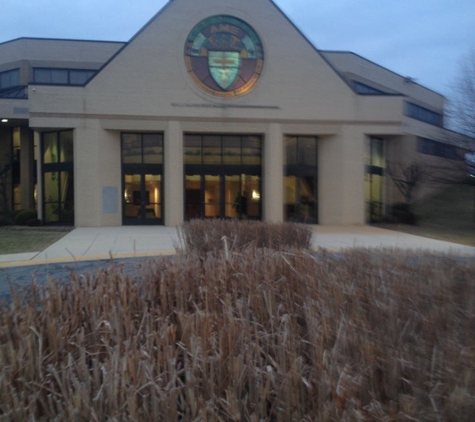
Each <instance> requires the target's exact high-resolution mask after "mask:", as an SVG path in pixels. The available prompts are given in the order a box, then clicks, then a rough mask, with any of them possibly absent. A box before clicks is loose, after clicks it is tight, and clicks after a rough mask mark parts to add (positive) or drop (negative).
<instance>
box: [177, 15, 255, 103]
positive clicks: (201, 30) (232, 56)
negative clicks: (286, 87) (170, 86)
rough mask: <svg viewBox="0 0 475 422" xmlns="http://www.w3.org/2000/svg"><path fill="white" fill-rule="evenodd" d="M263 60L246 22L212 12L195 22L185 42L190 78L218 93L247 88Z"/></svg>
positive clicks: (242, 91) (230, 93) (240, 91)
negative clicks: (214, 14) (208, 16)
mask: <svg viewBox="0 0 475 422" xmlns="http://www.w3.org/2000/svg"><path fill="white" fill-rule="evenodd" d="M263 63H264V52H263V49H262V43H261V40H260V38H259V36H258V35H257V33H256V32H255V31H254V29H252V28H251V27H250V26H249V25H248V24H247V23H246V22H244V21H242V20H241V19H238V18H235V17H232V16H213V17H210V18H207V19H204V20H202V21H201V22H200V23H198V24H197V25H196V26H195V27H194V28H193V29H192V30H191V32H190V34H189V35H188V38H187V39H186V44H185V64H186V68H187V71H188V74H189V75H190V77H191V79H193V81H194V82H195V83H196V85H198V86H199V87H200V88H201V89H202V90H203V91H205V92H207V93H208V94H211V95H215V96H217V97H235V96H238V95H242V94H246V93H247V92H249V91H250V90H251V89H252V88H253V86H254V85H255V84H256V82H257V80H258V79H259V77H260V75H261V72H262V67H263Z"/></svg>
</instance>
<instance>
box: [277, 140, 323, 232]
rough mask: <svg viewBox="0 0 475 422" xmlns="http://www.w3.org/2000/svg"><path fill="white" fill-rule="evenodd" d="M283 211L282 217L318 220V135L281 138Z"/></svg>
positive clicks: (305, 220)
mask: <svg viewBox="0 0 475 422" xmlns="http://www.w3.org/2000/svg"><path fill="white" fill-rule="evenodd" d="M284 148H285V154H284V158H285V167H284V174H285V176H284V215H285V219H286V221H297V222H302V223H309V224H317V223H318V138H317V137H315V136H286V138H285V140H284Z"/></svg>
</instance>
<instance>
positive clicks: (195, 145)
mask: <svg viewBox="0 0 475 422" xmlns="http://www.w3.org/2000/svg"><path fill="white" fill-rule="evenodd" d="M201 147H202V145H201V136H200V135H185V141H184V158H183V160H184V163H185V164H201Z"/></svg>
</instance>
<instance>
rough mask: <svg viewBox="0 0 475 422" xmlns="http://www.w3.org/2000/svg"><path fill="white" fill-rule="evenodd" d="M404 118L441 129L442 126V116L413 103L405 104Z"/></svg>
mask: <svg viewBox="0 0 475 422" xmlns="http://www.w3.org/2000/svg"><path fill="white" fill-rule="evenodd" d="M406 116H407V117H410V118H412V119H415V120H419V121H421V122H424V123H428V124H430V125H434V126H440V127H442V126H443V125H444V116H443V115H442V114H440V113H437V112H435V111H432V110H429V109H427V108H424V107H421V106H418V105H416V104H414V103H406Z"/></svg>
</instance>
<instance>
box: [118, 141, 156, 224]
mask: <svg viewBox="0 0 475 422" xmlns="http://www.w3.org/2000/svg"><path fill="white" fill-rule="evenodd" d="M122 181H123V191H124V195H123V211H122V215H123V223H124V224H134V225H139V224H148V225H152V224H162V223H163V200H162V198H163V134H161V133H123V134H122Z"/></svg>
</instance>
